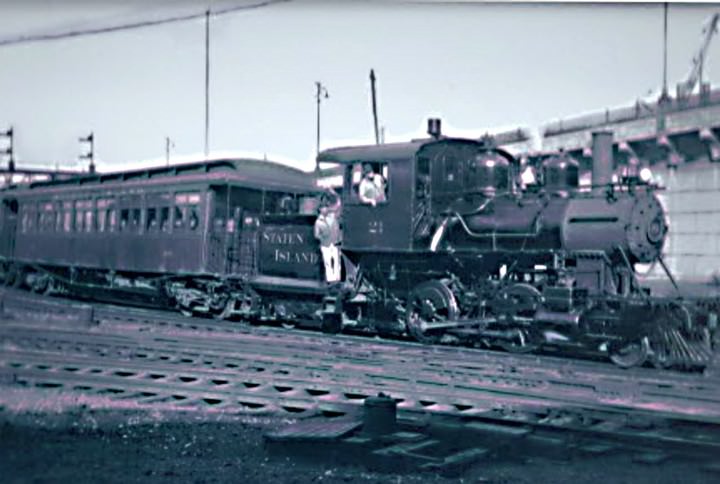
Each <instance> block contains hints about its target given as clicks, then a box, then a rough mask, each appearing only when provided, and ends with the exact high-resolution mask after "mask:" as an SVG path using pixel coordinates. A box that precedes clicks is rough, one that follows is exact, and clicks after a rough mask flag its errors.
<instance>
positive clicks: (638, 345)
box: [608, 338, 650, 368]
mask: <svg viewBox="0 0 720 484" xmlns="http://www.w3.org/2000/svg"><path fill="white" fill-rule="evenodd" d="M608 351H609V356H610V361H612V362H613V363H615V364H616V365H617V366H619V367H620V368H632V367H634V366H642V364H643V363H645V361H646V360H647V358H648V355H649V354H650V345H649V343H648V339H647V338H643V339H641V340H639V341H623V342H618V343H613V344H611V345H610V348H609V350H608Z"/></svg>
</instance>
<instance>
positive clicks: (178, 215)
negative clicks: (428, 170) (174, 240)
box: [173, 206, 185, 229]
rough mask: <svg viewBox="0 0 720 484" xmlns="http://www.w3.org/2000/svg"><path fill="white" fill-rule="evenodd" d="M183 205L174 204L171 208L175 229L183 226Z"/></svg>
mask: <svg viewBox="0 0 720 484" xmlns="http://www.w3.org/2000/svg"><path fill="white" fill-rule="evenodd" d="M183 209H184V207H178V206H175V207H174V210H173V227H174V228H176V229H181V228H183V225H185V212H184V210H183Z"/></svg>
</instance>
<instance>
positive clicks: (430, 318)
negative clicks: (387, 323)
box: [407, 280, 460, 344]
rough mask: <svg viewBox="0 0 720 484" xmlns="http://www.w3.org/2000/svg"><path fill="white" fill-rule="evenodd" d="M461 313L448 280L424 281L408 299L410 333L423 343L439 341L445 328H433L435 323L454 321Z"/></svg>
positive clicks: (408, 326)
mask: <svg viewBox="0 0 720 484" xmlns="http://www.w3.org/2000/svg"><path fill="white" fill-rule="evenodd" d="M459 313H460V310H459V308H458V303H457V300H456V299H455V295H454V294H453V292H452V290H451V289H450V288H449V287H448V284H447V282H446V281H443V280H436V281H428V282H423V283H422V284H419V285H418V286H417V287H416V288H415V289H414V290H413V291H412V293H411V295H410V300H409V301H408V308H407V329H408V333H409V334H410V335H411V336H412V337H413V338H415V339H416V340H417V341H419V342H421V343H426V344H432V343H437V342H438V341H440V340H441V339H442V336H443V333H444V329H445V328H433V327H432V325H433V323H443V322H447V321H453V320H455V319H457V317H458V315H459Z"/></svg>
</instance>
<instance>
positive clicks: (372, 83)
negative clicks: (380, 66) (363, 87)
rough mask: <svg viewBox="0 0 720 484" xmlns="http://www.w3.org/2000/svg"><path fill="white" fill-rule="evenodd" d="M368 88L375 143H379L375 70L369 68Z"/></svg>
mask: <svg viewBox="0 0 720 484" xmlns="http://www.w3.org/2000/svg"><path fill="white" fill-rule="evenodd" d="M370 89H371V91H372V110H373V124H374V126H375V144H376V145H379V144H380V132H379V130H378V115H377V102H376V100H375V70H374V69H370Z"/></svg>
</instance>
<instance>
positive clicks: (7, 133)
mask: <svg viewBox="0 0 720 484" xmlns="http://www.w3.org/2000/svg"><path fill="white" fill-rule="evenodd" d="M0 137H2V138H7V139H8V147H7V148H6V149H5V150H3V151H0V154H3V155H8V171H9V172H10V173H12V172H14V171H15V158H14V150H15V148H14V143H13V137H14V131H13V127H12V126H10V128H9V129H8V130H7V131H3V132H0Z"/></svg>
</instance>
